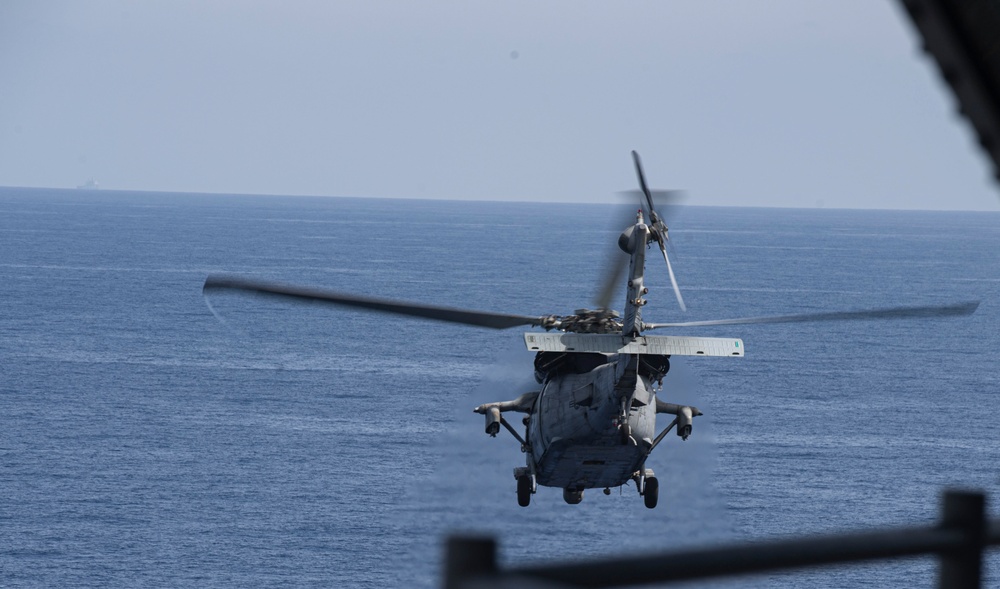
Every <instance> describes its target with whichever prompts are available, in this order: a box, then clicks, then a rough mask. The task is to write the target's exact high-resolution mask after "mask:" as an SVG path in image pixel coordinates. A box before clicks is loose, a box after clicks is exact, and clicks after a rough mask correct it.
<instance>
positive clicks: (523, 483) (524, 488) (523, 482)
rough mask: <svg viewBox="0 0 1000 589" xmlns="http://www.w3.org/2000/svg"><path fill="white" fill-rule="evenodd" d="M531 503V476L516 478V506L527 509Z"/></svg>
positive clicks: (524, 475)
mask: <svg viewBox="0 0 1000 589" xmlns="http://www.w3.org/2000/svg"><path fill="white" fill-rule="evenodd" d="M530 503H531V475H529V474H523V475H521V476H519V477H517V504H518V505H520V506H521V507H527V506H528V505H529V504H530Z"/></svg>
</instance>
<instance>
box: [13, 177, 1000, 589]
mask: <svg viewBox="0 0 1000 589" xmlns="http://www.w3.org/2000/svg"><path fill="white" fill-rule="evenodd" d="M673 213H674V214H673V215H672V216H671V218H670V220H669V221H670V226H671V237H672V242H673V248H674V251H675V254H676V258H675V260H676V264H675V266H674V269H675V271H676V272H677V275H678V280H679V283H680V286H681V288H682V290H683V292H684V295H685V298H686V301H687V303H688V306H689V310H688V312H687V313H686V314H683V313H681V312H680V310H679V309H678V307H677V304H676V302H675V301H674V300H673V296H672V294H671V291H670V287H669V282H668V279H667V275H666V272H665V268H662V267H661V266H660V265H661V264H662V262H661V261H659V260H657V259H656V257H655V256H650V258H649V264H648V268H647V284H648V285H649V286H650V290H651V292H650V294H649V296H648V299H649V301H650V303H649V305H648V306H647V307H646V308H645V315H644V316H645V318H646V319H647V320H648V321H674V320H682V319H687V320H698V319H714V318H730V317H742V316H758V315H773V314H781V313H792V312H809V311H825V310H840V309H865V308H872V307H881V306H889V305H929V304H944V303H949V302H958V301H966V300H981V301H982V305H981V306H980V308H979V310H978V311H977V312H976V314H975V315H973V316H971V317H966V318H959V319H917V320H905V321H882V322H857V321H852V322H841V323H811V324H804V323H803V324H785V325H752V326H729V327H714V328H702V329H698V330H694V329H691V330H677V331H674V332H672V333H676V334H692V335H706V336H732V337H740V338H742V339H743V341H744V344H745V347H746V357H745V358H694V359H678V358H675V359H674V362H673V368H672V370H671V372H670V374H669V375H668V376H667V379H666V381H665V389H664V393H663V395H664V396H665V397H666V398H667V399H668V400H671V401H679V402H684V403H691V404H695V405H697V406H698V407H699V408H700V409H701V410H702V411H703V412H704V414H705V415H704V416H703V417H700V418H698V419H697V420H696V422H695V427H694V435H693V436H692V437H691V438H690V439H689V440H688V441H687V442H682V441H681V440H680V439H679V438H677V437H676V436H673V435H671V436H669V437H668V438H667V439H666V440H665V441H664V443H663V444H661V445H660V446H659V447H658V448H657V450H656V451H655V452H654V454H653V456H652V457H651V459H650V462H649V466H650V467H652V468H653V469H654V470H655V471H656V472H657V474H658V477H659V479H660V482H661V490H660V504H659V506H658V507H657V508H656V509H655V510H647V509H646V508H645V507H643V505H642V500H641V498H640V497H639V496H638V494H637V493H636V491H635V488H634V486H632V485H628V486H626V487H624V488H622V489H613V490H612V493H611V495H610V496H605V495H604V494H603V493H601V492H600V491H599V490H591V491H588V492H587V494H586V497H585V498H584V501H583V503H582V504H580V505H575V506H573V505H567V504H565V503H564V502H563V500H562V494H561V492H560V491H559V490H558V489H547V488H540V489H539V492H538V494H537V495H535V496H534V498H533V499H532V503H531V506H530V507H528V508H521V507H518V506H517V502H516V498H515V481H514V478H513V476H512V469H513V467H515V466H520V465H522V464H523V455H522V454H521V453H520V452H519V449H518V445H517V443H516V442H514V440H513V439H512V438H511V437H510V436H508V435H506V434H505V433H503V434H501V435H500V436H498V437H497V438H495V439H491V438H489V437H488V436H486V435H485V434H484V433H483V422H482V419H483V418H482V416H480V415H476V414H474V413H473V412H472V411H471V409H472V408H473V407H475V406H476V405H477V404H479V403H482V402H486V401H499V400H506V399H511V398H514V397H516V396H518V395H520V394H521V393H523V392H526V391H529V390H534V389H533V387H535V386H536V385H535V383H534V381H533V379H532V364H531V362H532V355H531V354H530V353H528V352H527V351H526V350H524V345H523V341H522V339H521V333H522V330H518V329H514V330H510V331H492V330H484V329H477V328H473V327H464V326H456V325H450V324H441V323H434V322H422V321H419V320H415V319H407V318H398V317H391V316H382V315H373V314H369V313H364V312H354V311H347V310H342V309H337V308H331V307H324V306H319V305H295V304H291V303H286V302H281V301H276V300H267V299H258V298H254V297H247V296H239V295H225V294H220V295H213V296H212V298H211V301H210V302H211V304H212V307H213V308H214V309H215V312H216V314H217V315H218V318H217V317H216V316H215V315H213V313H212V312H211V311H210V309H209V307H208V306H207V305H206V303H205V300H204V298H203V296H202V292H201V288H202V283H203V282H204V280H205V277H206V276H208V275H209V274H210V273H216V272H225V273H235V274H241V275H245V276H249V277H255V278H261V279H269V280H280V281H289V282H296V283H304V284H314V285H320V286H325V287H328V288H334V289H339V290H345V291H354V292H358V293H362V294H366V295H371V296H380V297H389V298H406V299H415V300H418V301H423V302H428V303H437V304H446V305H452V306H458V307H470V308H479V309H487V310H495V311H501V312H510V313H517V314H526V315H542V314H550V313H554V314H568V313H571V312H573V310H574V309H577V308H580V307H586V306H588V305H590V304H591V302H592V299H593V297H594V295H595V293H596V289H597V284H598V282H599V281H600V277H601V276H602V273H603V270H602V268H603V266H604V260H605V257H606V255H607V253H608V252H609V251H611V250H612V249H613V244H614V243H615V241H616V239H617V235H618V232H620V231H621V230H622V229H623V228H624V227H625V226H626V225H627V224H629V222H630V220H629V214H628V213H627V212H624V214H623V211H622V209H621V207H613V206H601V205H573V204H536V203H495V202H450V201H416V200H376V199H339V198H303V197H277V196H275V197H264V196H226V195H191V194H165V193H128V192H112V191H66V190H43V189H11V188H6V189H0V305H2V306H0V530H2V532H0V586H3V587H67V586H74V587H173V586H197V587H278V586H280V587H371V588H375V587H378V588H382V587H418V588H420V587H427V588H430V587H437V586H439V583H440V579H439V571H440V568H441V554H442V545H443V542H444V539H445V538H446V537H447V535H448V534H451V533H457V532H462V533H478V534H489V535H492V536H494V537H496V538H497V539H498V541H499V543H500V552H501V559H502V562H503V565H505V566H513V565H520V564H525V563H537V562H543V561H551V560H560V561H561V560H568V559H593V558H599V557H606V556H613V555H625V554H635V553H648V552H655V551H661V550H669V549H676V548H682V547H694V546H705V545H717V544H726V543H731V542H737V541H756V540H765V539H774V538H786V537H793V536H799V535H810V534H817V533H833V532H841V531H860V530H870V529H875V528H880V527H885V526H890V527H892V526H909V525H924V524H931V523H932V522H934V521H935V520H936V519H937V518H938V517H939V509H940V505H939V504H940V496H941V493H942V491H943V490H944V489H947V488H956V487H957V488H972V489H982V490H984V491H985V492H987V493H988V500H989V501H990V512H991V513H992V514H993V516H994V517H996V515H997V514H998V513H1000V434H998V427H997V422H998V415H1000V362H998V351H1000V214H997V213H968V212H912V211H910V212H905V211H856V210H815V209H810V210H806V209H766V208H709V207H697V206H688V207H681V208H679V209H678V210H676V211H674V212H673ZM622 290H624V286H623V288H622ZM622 296H623V295H622ZM935 570H936V565H935V562H934V561H933V560H932V559H929V558H926V559H925V558H916V559H909V560H903V561H896V562H891V563H874V564H863V565H858V566H838V567H832V568H825V569H818V570H812V571H807V572H792V573H782V574H774V575H766V576H757V577H750V578H748V579H744V580H742V581H740V582H739V585H738V586H760V587H774V586H783V587H802V586H811V587H919V586H922V587H929V586H933V584H934V582H935V581H934V574H935ZM987 573H988V575H989V586H994V587H995V586H1000V560H998V558H997V557H996V555H994V556H992V557H991V558H990V560H989V563H988V571H987ZM717 585H718V584H713V585H712V586H717ZM696 586H697V585H696Z"/></svg>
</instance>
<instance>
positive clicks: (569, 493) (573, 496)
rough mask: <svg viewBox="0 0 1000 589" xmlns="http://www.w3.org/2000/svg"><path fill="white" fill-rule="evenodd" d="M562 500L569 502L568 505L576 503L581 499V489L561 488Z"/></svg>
mask: <svg viewBox="0 0 1000 589" xmlns="http://www.w3.org/2000/svg"><path fill="white" fill-rule="evenodd" d="M563 501H565V502H566V503H569V504H570V505H576V504H578V503H580V502H581V501H583V489H580V490H579V491H574V490H571V489H563Z"/></svg>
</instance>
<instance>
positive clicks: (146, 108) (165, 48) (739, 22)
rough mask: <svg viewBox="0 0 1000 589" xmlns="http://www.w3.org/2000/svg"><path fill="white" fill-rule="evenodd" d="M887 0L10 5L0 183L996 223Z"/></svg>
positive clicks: (3, 61) (937, 89)
mask: <svg viewBox="0 0 1000 589" xmlns="http://www.w3.org/2000/svg"><path fill="white" fill-rule="evenodd" d="M918 48H919V43H918V41H917V40H916V37H915V34H914V32H913V31H912V27H911V25H910V23H909V21H908V20H906V19H905V18H904V15H903V14H902V12H901V9H900V8H899V7H898V6H897V4H896V3H895V2H889V1H887V0H758V1H746V0H731V1H722V0H719V1H714V0H658V1H655V2H630V1H615V2H612V1H604V2H587V1H581V0H550V1H543V2H539V1H537V0H532V1H506V0H505V1H504V2H492V3H487V2H468V1H455V2H447V1H440V0H433V1H429V2H412V1H399V2H382V1H366V2H360V1H359V2H326V1H315V2H307V1H292V2H288V1H285V2H280V3H279V2H268V3H265V2H253V1H246V0H241V1H235V0H234V1H217V2H203V1H174V2H165V1H164V2H141V3H140V2H131V1H129V2H126V1H119V0H106V1H98V0H95V1H89V2H77V1H65V2H54V1H51V2H46V1H37V0H27V1H11V0H5V1H4V2H3V3H2V4H0V185H7V186H55V187H72V186H75V185H77V184H81V183H83V182H84V181H85V180H87V179H88V178H90V177H93V178H95V179H96V180H97V181H99V182H100V183H101V185H102V186H103V187H105V188H112V189H142V190H168V191H194V192H247V193H265V194H316V195H344V196H381V197H421V198H464V199H517V200H556V201H585V202H600V201H602V200H606V199H608V198H609V196H610V193H611V192H613V191H615V190H620V189H628V188H632V187H634V185H635V179H634V174H633V171H632V164H631V161H630V159H629V150H631V149H637V150H638V151H639V152H640V153H641V154H642V156H643V159H644V162H645V164H646V171H647V174H648V176H649V180H650V183H651V184H652V185H654V186H655V187H659V188H684V189H686V190H687V191H688V193H689V199H688V203H689V204H711V205H716V204H719V205H752V206H809V207H811V206H826V207H852V208H920V209H977V210H1000V190H998V188H997V186H996V185H994V184H993V183H992V181H991V179H990V174H991V172H990V167H989V165H988V163H987V160H986V158H985V156H983V155H982V154H981V153H980V152H979V151H978V150H977V149H976V147H975V140H974V136H973V133H972V131H971V128H970V127H969V125H968V124H967V123H966V122H965V121H963V120H961V119H960V118H958V116H957V115H956V114H955V113H956V107H955V103H954V100H953V98H952V96H951V95H950V94H949V93H948V92H947V90H946V89H945V87H944V86H943V85H942V83H941V81H940V79H939V76H938V73H937V71H936V68H935V66H934V65H933V63H932V62H931V61H930V60H929V59H928V58H927V57H925V56H923V55H922V54H921V53H920V51H919V49H918Z"/></svg>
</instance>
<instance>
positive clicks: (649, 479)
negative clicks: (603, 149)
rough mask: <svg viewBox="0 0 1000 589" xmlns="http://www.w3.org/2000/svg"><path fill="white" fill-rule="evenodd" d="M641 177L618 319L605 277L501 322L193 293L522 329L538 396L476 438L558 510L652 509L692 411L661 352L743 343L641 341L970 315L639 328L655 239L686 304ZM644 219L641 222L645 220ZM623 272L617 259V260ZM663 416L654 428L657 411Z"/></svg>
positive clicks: (247, 283) (892, 314)
mask: <svg viewBox="0 0 1000 589" xmlns="http://www.w3.org/2000/svg"><path fill="white" fill-rule="evenodd" d="M632 159H633V162H634V164H635V171H636V176H637V177H638V181H639V190H638V191H633V192H637V193H638V194H639V195H640V196H641V202H642V204H641V206H640V208H639V210H638V212H637V214H636V219H635V223H634V224H632V225H631V226H629V227H627V228H626V229H625V230H624V231H623V232H622V234H621V235H620V237H619V238H618V246H619V248H620V249H621V250H622V251H623V252H624V253H625V254H627V255H628V256H629V263H628V276H627V282H626V293H627V296H626V301H625V309H624V316H622V315H621V314H619V313H618V312H616V311H613V310H610V309H608V302H609V301H610V299H611V296H612V292H613V290H614V289H613V288H611V287H610V286H609V285H613V284H614V283H615V282H617V280H618V279H619V278H620V272H611V273H610V274H609V278H608V281H607V284H606V285H605V288H603V289H602V291H601V295H600V296H599V298H598V301H597V305H596V307H597V308H596V309H578V310H576V311H575V312H574V313H573V314H572V315H544V316H527V315H509V314H503V313H492V312H486V311H475V310H467V309H457V308H453V307H441V306H434V305H426V304H421V303H414V302H407V301H397V300H388V299H381V298H373V297H367V296H359V295H353V294H347V293H341V292H336V291H331V290H325V289H319V288H311V287H302V286H293V285H287V284H277V283H268V282H261V281H254V280H247V279H243V278H239V277H231V276H216V275H213V276H209V277H208V278H207V279H206V280H205V284H204V287H203V292H204V293H205V294H206V295H207V294H208V293H209V292H210V291H216V290H237V291H243V292H250V293H255V294H260V295H269V296H277V297H283V298H290V299H296V300H300V301H310V302H323V303H330V304H333V305H340V306H346V307H353V308H359V309H367V310H370V311H378V312H383V313H395V314H399V315H407V316H412V317H421V318H424V319H432V320H437V321H447V322H453V323H462V324H466V325H475V326H479V327H488V328H492V329H508V328H511V327H518V326H522V325H526V326H533V327H541V328H543V329H544V330H545V332H537V331H536V332H528V333H525V334H524V343H525V345H526V346H527V348H528V349H529V350H531V351H534V352H536V355H535V362H534V364H535V380H536V381H537V382H538V384H539V385H540V387H539V389H538V390H536V391H531V392H526V393H524V394H522V395H521V396H519V397H517V398H516V399H513V400H510V401H503V402H496V403H487V404H485V405H480V406H478V407H476V408H475V409H474V411H475V412H476V413H479V414H482V415H484V416H485V420H486V425H485V430H486V433H487V434H489V435H490V436H492V437H496V435H497V434H498V433H499V432H500V428H501V426H502V427H503V428H505V429H506V430H507V431H509V432H510V434H511V435H512V436H513V437H514V438H515V439H516V440H517V441H518V442H519V443H520V445H521V451H522V452H523V453H524V454H525V466H522V467H517V468H515V469H514V478H515V479H516V481H517V501H518V504H519V505H521V506H523V507H527V506H528V505H529V503H530V502H531V496H532V495H533V494H534V493H535V492H536V490H537V487H538V486H539V485H541V486H546V487H557V488H561V489H562V490H563V499H565V501H566V502H567V503H570V504H577V503H580V502H581V501H582V500H583V492H584V490H585V489H591V488H603V489H604V493H605V494H610V492H611V487H620V486H622V485H624V484H626V483H628V481H630V480H632V481H634V482H635V484H636V488H637V490H638V491H639V495H640V496H642V498H643V501H644V503H645V505H646V507H648V508H654V507H656V504H657V500H658V497H659V483H658V481H657V478H656V476H655V474H654V472H653V471H652V470H651V469H649V468H647V467H646V459H647V458H648V457H649V455H650V454H651V453H652V451H653V450H654V449H655V448H656V447H657V445H658V444H659V443H660V442H661V441H662V440H663V439H664V437H665V436H666V435H667V434H668V433H669V432H670V431H671V430H673V429H674V428H676V430H677V435H678V436H680V437H681V438H682V439H684V440H686V439H687V438H688V436H690V435H691V432H692V426H693V423H692V422H693V419H694V418H695V417H697V416H699V415H702V412H701V411H700V410H698V408H697V407H692V406H687V405H678V404H674V403H668V402H666V401H664V400H662V399H660V398H659V396H660V394H661V391H662V386H663V377H664V376H665V375H666V374H667V372H668V371H669V370H670V357H671V356H714V357H727V358H739V357H742V356H743V353H744V350H743V342H742V340H740V339H738V338H715V337H691V336H671V335H661V336H653V335H643V332H645V331H649V330H653V329H664V328H694V327H701V326H713V325H746V324H755V323H787V322H801V321H837V320H857V319H899V318H913V317H943V316H960V315H969V314H972V313H973V312H975V310H976V308H977V307H978V306H979V303H978V301H976V302H968V303H961V304H956V305H949V306H931V307H893V308H887V309H873V310H865V311H838V312H827V313H807V314H796V315H781V316H772V317H749V318H740V319H723V320H710V321H689V322H680V323H646V322H644V321H643V320H642V308H643V306H644V305H645V304H646V299H645V298H644V296H645V295H646V294H647V293H648V292H649V290H648V288H647V287H646V286H645V284H644V280H645V277H644V272H645V262H646V250H647V249H648V248H649V247H651V245H652V244H653V243H654V242H655V243H656V245H657V246H658V247H659V250H660V253H661V254H662V255H663V260H664V262H666V266H667V273H668V275H669V277H670V283H671V286H672V287H673V291H674V295H675V297H676V298H677V302H678V304H679V305H680V307H681V309H682V310H685V304H684V299H683V297H682V296H681V292H680V288H678V286H677V280H676V278H675V276H674V272H673V268H672V267H671V264H670V258H669V257H668V256H667V249H666V246H667V243H668V233H667V226H666V224H665V222H664V220H663V218H662V217H661V216H660V214H659V213H658V212H657V210H656V207H655V204H654V195H655V194H656V192H660V191H655V192H654V191H651V190H650V189H649V187H648V186H647V184H646V178H645V174H644V173H643V169H642V162H641V160H640V159H639V154H637V153H636V152H635V151H633V152H632ZM647 220H648V221H647ZM619 267H620V268H622V269H624V264H621V265H619ZM508 412H517V413H523V414H525V417H524V418H523V419H522V422H523V424H524V435H523V436H522V435H520V434H519V433H518V431H517V430H516V429H515V428H514V427H513V426H512V425H511V424H510V423H509V422H508V421H507V420H506V419H505V418H504V413H508ZM661 413H663V414H667V415H672V416H673V420H672V421H671V422H670V424H669V425H667V427H666V428H664V429H663V430H662V431H660V432H659V433H657V432H656V416H657V415H659V414H661Z"/></svg>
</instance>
